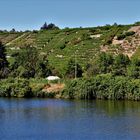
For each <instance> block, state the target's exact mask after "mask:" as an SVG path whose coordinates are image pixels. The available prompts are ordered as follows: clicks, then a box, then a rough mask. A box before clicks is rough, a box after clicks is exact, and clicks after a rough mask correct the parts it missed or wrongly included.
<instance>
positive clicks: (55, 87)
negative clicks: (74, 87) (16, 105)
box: [43, 84, 65, 93]
mask: <svg viewBox="0 0 140 140" xmlns="http://www.w3.org/2000/svg"><path fill="white" fill-rule="evenodd" d="M64 86H65V85H64V84H47V85H45V87H44V88H43V91H44V92H47V93H57V92H61V91H62V90H63V89H64Z"/></svg>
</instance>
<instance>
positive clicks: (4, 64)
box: [0, 42, 9, 78]
mask: <svg viewBox="0 0 140 140" xmlns="http://www.w3.org/2000/svg"><path fill="white" fill-rule="evenodd" d="M8 65H9V63H8V61H7V59H6V50H5V46H4V45H3V44H2V43H1V42H0V78H5V77H6V76H7V75H8V73H9V70H8Z"/></svg>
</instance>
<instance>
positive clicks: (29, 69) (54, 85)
mask: <svg viewBox="0 0 140 140" xmlns="http://www.w3.org/2000/svg"><path fill="white" fill-rule="evenodd" d="M7 33H8V34H7ZM139 33H140V22H137V23H135V24H133V25H117V24H114V25H106V26H103V27H94V28H76V29H69V28H66V29H59V28H58V27H57V26H55V25H54V24H49V25H47V23H45V24H44V25H43V26H42V27H41V29H40V31H27V32H24V33H23V34H22V33H19V32H16V31H15V30H14V29H13V30H12V31H11V32H6V31H0V40H2V42H1V43H0V97H15V98H33V97H38V98H66V99H82V100H93V99H104V100H134V101H139V100H140V57H139V54H140V49H139V46H140V41H139V39H140V34H139ZM18 34H19V35H18ZM9 35H10V37H9ZM7 36H8V37H7ZM15 36H16V38H15ZM1 38H2V39H1ZM11 38H12V39H13V40H10V39H11ZM7 39H9V42H7ZM57 39H59V40H57ZM25 42H26V43H25ZM42 42H43V44H41V43H42ZM116 42H117V44H116ZM24 43H25V44H24ZM40 44H41V45H40ZM50 75H54V76H59V77H60V81H59V82H58V81H53V82H49V81H47V80H46V78H47V77H48V76H50Z"/></svg>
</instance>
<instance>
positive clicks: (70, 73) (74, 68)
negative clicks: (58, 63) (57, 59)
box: [65, 59, 83, 78]
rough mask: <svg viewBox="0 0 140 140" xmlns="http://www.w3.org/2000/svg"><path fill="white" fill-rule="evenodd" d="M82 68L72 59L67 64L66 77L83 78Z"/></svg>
mask: <svg viewBox="0 0 140 140" xmlns="http://www.w3.org/2000/svg"><path fill="white" fill-rule="evenodd" d="M82 73H83V71H82V68H81V66H80V65H79V64H78V63H75V61H74V60H72V59H70V60H69V62H68V64H67V70H66V73H65V75H66V76H67V77H68V78H74V77H82Z"/></svg>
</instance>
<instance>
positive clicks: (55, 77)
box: [46, 76, 60, 81]
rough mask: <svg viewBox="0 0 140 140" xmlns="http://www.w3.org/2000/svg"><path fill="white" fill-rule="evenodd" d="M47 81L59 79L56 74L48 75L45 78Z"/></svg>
mask: <svg viewBox="0 0 140 140" xmlns="http://www.w3.org/2000/svg"><path fill="white" fill-rule="evenodd" d="M46 79H47V80H48V81H55V80H56V81H57V80H58V81H59V80H60V78H59V77H58V76H48V77H47V78H46Z"/></svg>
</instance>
